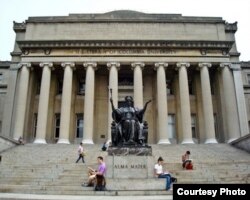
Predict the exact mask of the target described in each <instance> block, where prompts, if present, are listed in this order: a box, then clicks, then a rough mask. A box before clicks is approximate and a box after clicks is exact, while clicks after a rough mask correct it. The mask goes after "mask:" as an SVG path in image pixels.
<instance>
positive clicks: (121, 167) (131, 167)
mask: <svg viewBox="0 0 250 200" xmlns="http://www.w3.org/2000/svg"><path fill="white" fill-rule="evenodd" d="M114 168H115V169H146V168H147V166H146V165H145V164H131V165H127V164H125V165H123V164H119V165H114Z"/></svg>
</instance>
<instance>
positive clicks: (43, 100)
mask: <svg viewBox="0 0 250 200" xmlns="http://www.w3.org/2000/svg"><path fill="white" fill-rule="evenodd" d="M14 31H15V32H16V41H15V48H14V51H13V52H12V53H11V55H12V62H11V63H10V65H9V68H6V69H8V92H7V94H4V95H5V101H4V102H5V104H4V105H3V101H1V109H2V110H0V112H1V113H0V117H2V115H4V117H2V118H1V120H2V132H1V134H3V135H5V136H8V137H12V138H18V137H20V136H23V137H24V138H25V139H26V140H27V141H29V142H35V143H75V142H80V141H83V143H89V144H92V143H101V142H103V141H105V140H109V139H110V124H111V122H112V117H111V106H110V103H109V98H110V92H109V91H110V89H112V98H113V100H114V104H115V106H116V107H117V106H119V105H122V104H123V102H124V97H125V96H128V95H129V96H132V97H133V98H134V106H135V107H139V108H142V107H143V105H144V103H145V102H146V101H148V100H150V99H152V103H151V104H150V105H149V106H148V109H147V111H146V114H145V119H144V120H147V122H148V124H149V143H158V144H169V143H194V142H195V143H216V142H229V141H232V140H235V139H237V138H239V137H241V136H244V135H246V134H248V133H249V128H248V120H247V112H246V111H247V110H246V104H245V98H244V91H243V87H242V76H241V66H240V62H239V53H238V51H237V49H236V43H235V37H234V34H235V32H236V31H237V23H233V24H229V23H227V22H226V21H224V20H223V19H222V18H220V17H184V16H182V15H179V14H170V15H169V14H145V13H140V12H134V11H113V12H109V13H104V14H70V15H69V16H62V17H30V18H29V19H28V20H26V21H25V22H24V23H14ZM0 70H2V68H1V69H0ZM3 70H5V69H3ZM0 74H1V72H0ZM243 81H244V80H243ZM1 91H2V85H1ZM1 98H2V97H1Z"/></svg>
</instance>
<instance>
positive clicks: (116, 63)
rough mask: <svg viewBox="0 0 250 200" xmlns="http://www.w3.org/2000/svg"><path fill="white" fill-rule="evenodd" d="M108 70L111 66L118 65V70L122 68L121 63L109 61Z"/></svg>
mask: <svg viewBox="0 0 250 200" xmlns="http://www.w3.org/2000/svg"><path fill="white" fill-rule="evenodd" d="M107 67H108V70H110V68H111V67H116V68H117V69H118V70H119V69H120V63H118V62H109V63H107Z"/></svg>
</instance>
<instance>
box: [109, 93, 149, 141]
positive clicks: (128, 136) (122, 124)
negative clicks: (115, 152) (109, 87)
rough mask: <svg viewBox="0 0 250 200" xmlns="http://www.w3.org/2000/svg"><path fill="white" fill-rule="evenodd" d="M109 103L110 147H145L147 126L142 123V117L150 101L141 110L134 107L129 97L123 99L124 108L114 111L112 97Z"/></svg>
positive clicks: (144, 122)
mask: <svg viewBox="0 0 250 200" xmlns="http://www.w3.org/2000/svg"><path fill="white" fill-rule="evenodd" d="M111 92H112V91H111ZM110 102H111V106H112V118H113V122H112V124H111V137H112V146H147V140H148V124H147V122H146V121H143V115H144V113H145V111H146V109H147V105H148V103H150V102H151V100H149V101H147V102H146V104H145V105H144V107H143V109H139V108H135V107H134V101H133V98H132V97H131V96H126V97H125V104H126V105H125V106H124V107H120V108H117V109H116V108H115V107H114V104H113V99H112V95H111V98H110Z"/></svg>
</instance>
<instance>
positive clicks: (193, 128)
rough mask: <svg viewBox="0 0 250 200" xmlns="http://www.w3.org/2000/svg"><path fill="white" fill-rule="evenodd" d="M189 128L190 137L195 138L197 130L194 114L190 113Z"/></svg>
mask: <svg viewBox="0 0 250 200" xmlns="http://www.w3.org/2000/svg"><path fill="white" fill-rule="evenodd" d="M191 129H192V137H193V138H197V130H196V115H195V114H192V115H191Z"/></svg>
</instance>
